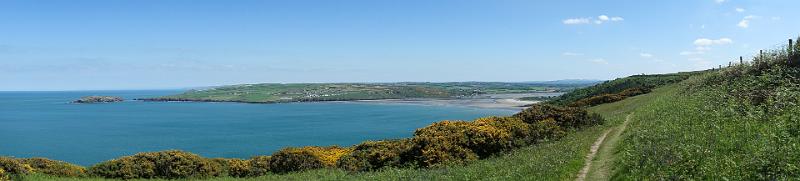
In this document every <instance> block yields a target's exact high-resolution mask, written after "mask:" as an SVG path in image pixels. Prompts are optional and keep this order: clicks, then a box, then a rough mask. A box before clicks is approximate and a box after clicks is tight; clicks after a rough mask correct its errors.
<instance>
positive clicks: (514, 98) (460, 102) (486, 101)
mask: <svg viewBox="0 0 800 181" xmlns="http://www.w3.org/2000/svg"><path fill="white" fill-rule="evenodd" d="M561 94H563V93H561V92H555V93H515V94H486V95H480V96H475V97H466V98H407V99H358V100H314V101H311V100H300V101H285V102H284V101H272V102H266V101H265V102H253V101H235V100H208V99H176V98H139V99H134V100H137V101H151V102H233V103H247V104H281V103H299V102H306V103H313V102H356V103H378V104H417V105H432V106H460V107H472V108H483V109H508V110H522V109H525V108H526V107H527V105H531V104H536V103H539V102H541V101H525V100H520V98H523V97H536V96H558V95H561Z"/></svg>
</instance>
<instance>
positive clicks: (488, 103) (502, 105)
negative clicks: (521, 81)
mask: <svg viewBox="0 0 800 181" xmlns="http://www.w3.org/2000/svg"><path fill="white" fill-rule="evenodd" d="M561 94H563V93H524V94H489V95H481V96H477V97H469V98H459V99H385V100H361V101H353V102H368V103H385V104H422V105H435V106H465V107H475V108H488V109H511V110H522V109H525V106H526V105H530V104H535V103H538V102H539V101H524V100H519V98H523V97H535V96H559V95H561Z"/></svg>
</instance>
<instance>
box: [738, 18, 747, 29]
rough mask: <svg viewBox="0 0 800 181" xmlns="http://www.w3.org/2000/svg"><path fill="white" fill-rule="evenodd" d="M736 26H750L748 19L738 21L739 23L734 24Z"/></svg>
mask: <svg viewBox="0 0 800 181" xmlns="http://www.w3.org/2000/svg"><path fill="white" fill-rule="evenodd" d="M736 26H738V27H741V28H747V27H750V20H749V19H743V20H742V21H739V24H736Z"/></svg>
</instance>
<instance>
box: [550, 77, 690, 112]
mask: <svg viewBox="0 0 800 181" xmlns="http://www.w3.org/2000/svg"><path fill="white" fill-rule="evenodd" d="M703 72H705V71H696V72H680V73H671V74H660V75H633V76H629V77H625V78H619V79H615V80H611V81H606V82H603V83H600V84H597V85H594V86H590V87H586V88H582V89H577V90H574V91H572V92H569V93H566V94H564V95H561V96H559V97H557V98H555V99H552V100H550V101H547V103H548V104H555V105H561V106H577V107H583V106H595V105H599V104H603V103H611V102H616V101H619V100H622V99H625V98H627V97H631V96H636V95H640V94H646V93H649V92H650V90H652V89H655V88H657V87H660V86H664V85H669V84H673V83H677V82H680V81H683V80H686V79H687V78H689V77H691V76H693V75H699V74H701V73H703Z"/></svg>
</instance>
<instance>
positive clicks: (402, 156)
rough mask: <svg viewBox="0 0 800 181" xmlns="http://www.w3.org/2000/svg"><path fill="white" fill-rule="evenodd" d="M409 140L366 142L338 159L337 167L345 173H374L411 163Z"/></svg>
mask: <svg viewBox="0 0 800 181" xmlns="http://www.w3.org/2000/svg"><path fill="white" fill-rule="evenodd" d="M411 146H412V144H411V139H401V140H386V141H366V142H363V143H361V144H358V145H356V146H355V147H354V148H353V151H352V152H350V154H347V155H345V156H343V157H342V158H340V159H339V161H338V164H337V167H339V168H341V169H344V170H347V171H374V170H378V169H381V168H384V167H400V166H404V165H405V164H408V163H410V162H411V160H412V159H413V158H411V156H410V155H409V151H410V149H411Z"/></svg>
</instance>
